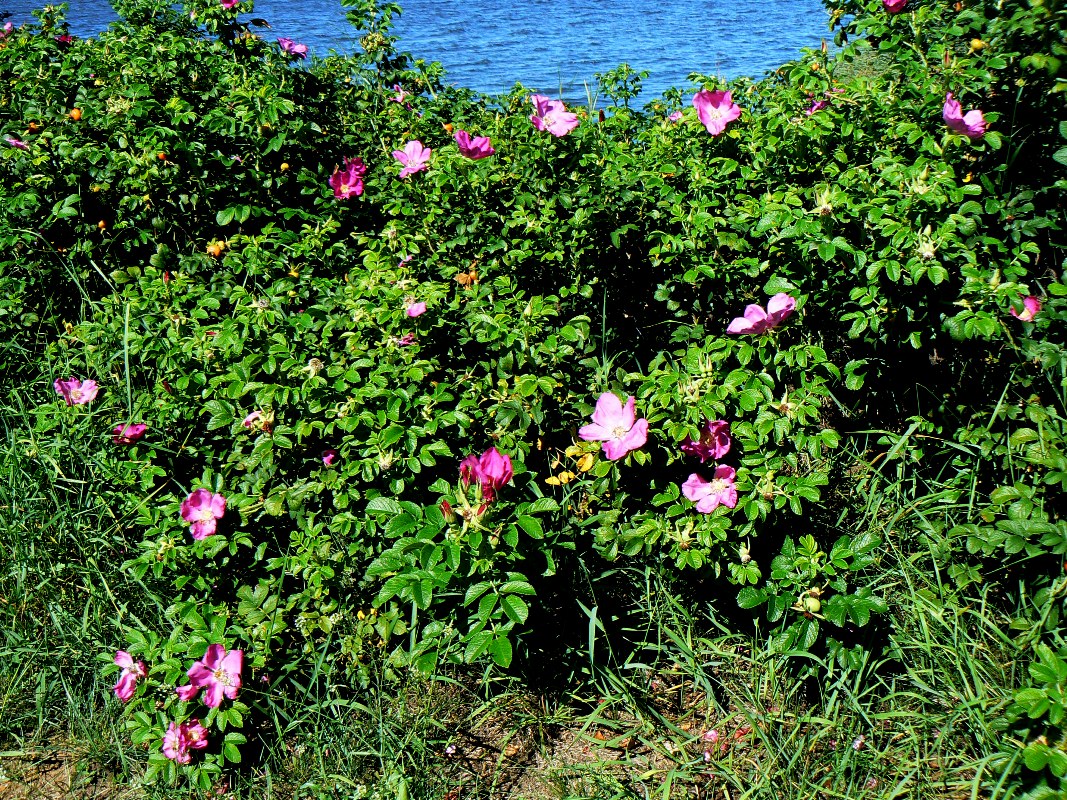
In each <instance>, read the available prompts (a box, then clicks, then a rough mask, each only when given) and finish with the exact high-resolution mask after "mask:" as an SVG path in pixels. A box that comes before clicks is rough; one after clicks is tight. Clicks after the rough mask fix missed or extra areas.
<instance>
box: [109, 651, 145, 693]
mask: <svg viewBox="0 0 1067 800" xmlns="http://www.w3.org/2000/svg"><path fill="white" fill-rule="evenodd" d="M115 664H116V665H117V666H120V667H122V674H121V675H119V682H118V683H116V684H115V697H117V698H118V699H119V700H121V701H122V702H123V703H126V702H129V700H130V698H131V697H133V693H134V692H135V691H137V681H138V680H139V679H140V678H144V677H147V676H148V667H147V666H146V665H145V663H144V662H143V661H134V660H133V656H131V655H130V654H129V653H127V652H126V651H125V650H119V651H118V652H116V653H115Z"/></svg>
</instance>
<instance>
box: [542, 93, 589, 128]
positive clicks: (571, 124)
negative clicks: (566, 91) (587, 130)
mask: <svg viewBox="0 0 1067 800" xmlns="http://www.w3.org/2000/svg"><path fill="white" fill-rule="evenodd" d="M530 102H531V103H533V104H534V113H533V114H531V115H530V122H532V123H533V126H534V127H535V128H537V130H539V131H548V132H549V133H551V134H552V135H553V136H566V135H567V134H568V133H570V132H571V131H573V130H574V129H575V128H577V127H578V125H579V124H580V123H579V122H578V115H577V114H574V113H572V112H570V111H568V110H567V107H566V106H565V105H563V101H562V100H553V99H552V98H550V97H545V96H544V95H543V94H533V95H530Z"/></svg>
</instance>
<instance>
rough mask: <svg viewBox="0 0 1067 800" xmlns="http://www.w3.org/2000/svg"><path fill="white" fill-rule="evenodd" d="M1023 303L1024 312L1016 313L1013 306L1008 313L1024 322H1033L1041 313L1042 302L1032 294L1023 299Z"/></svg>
mask: <svg viewBox="0 0 1067 800" xmlns="http://www.w3.org/2000/svg"><path fill="white" fill-rule="evenodd" d="M1022 302H1023V310H1022V311H1016V310H1015V306H1014V305H1013V306H1012V307H1011V308H1009V309H1008V313H1009V314H1011V315H1012V316H1013V317H1015V319H1017V320H1021V321H1022V322H1033V321H1034V317H1036V316H1037V314H1038V313H1039V312H1040V311H1041V301H1040V300H1038V299H1037V298H1036V297H1034V296H1033V295H1032V294H1028V295H1027V296H1026V297H1024V298H1022Z"/></svg>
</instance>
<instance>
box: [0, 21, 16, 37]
mask: <svg viewBox="0 0 1067 800" xmlns="http://www.w3.org/2000/svg"><path fill="white" fill-rule="evenodd" d="M13 30H15V23H13V22H5V23H4V29H3V31H0V39H6V38H7V37H8V36H9V35H10V34H11V31H13Z"/></svg>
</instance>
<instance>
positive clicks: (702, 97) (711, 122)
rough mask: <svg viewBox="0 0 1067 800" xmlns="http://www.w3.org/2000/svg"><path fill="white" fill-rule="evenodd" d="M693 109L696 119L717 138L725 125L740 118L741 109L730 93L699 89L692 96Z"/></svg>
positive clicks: (724, 128)
mask: <svg viewBox="0 0 1067 800" xmlns="http://www.w3.org/2000/svg"><path fill="white" fill-rule="evenodd" d="M693 107H694V108H695V109H696V110H697V118H698V119H699V120H700V121H701V122H702V123H703V124H704V127H705V128H707V129H708V133H710V134H711V135H712V136H718V135H719V134H720V133H722V132H723V131H724V130H726V126H727V124H729V123H730V122H733V121H734V120H735V119H737V118H738V117H740V116H741V109H740V108H739V107H738V106H737V104H736V103H735V102H734V101H733V99H732V97H731V96H730V92H724V91H719V90H716V91H714V92H709V91H708V90H707V89H701V90H700V91H699V92H697V93H696V94H695V95H693Z"/></svg>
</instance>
